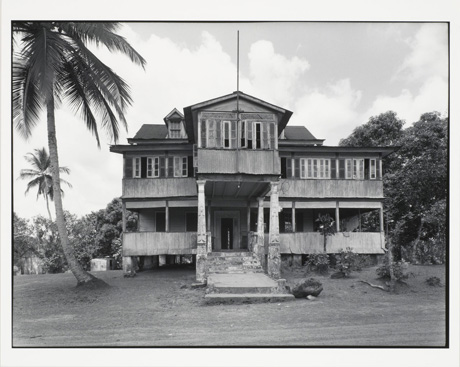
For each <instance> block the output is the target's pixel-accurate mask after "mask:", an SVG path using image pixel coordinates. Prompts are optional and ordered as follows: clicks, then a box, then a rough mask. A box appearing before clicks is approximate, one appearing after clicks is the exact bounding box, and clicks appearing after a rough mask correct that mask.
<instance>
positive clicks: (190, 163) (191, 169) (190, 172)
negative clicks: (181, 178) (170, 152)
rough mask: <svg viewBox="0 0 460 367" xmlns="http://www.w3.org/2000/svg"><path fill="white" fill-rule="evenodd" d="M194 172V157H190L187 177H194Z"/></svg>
mask: <svg viewBox="0 0 460 367" xmlns="http://www.w3.org/2000/svg"><path fill="white" fill-rule="evenodd" d="M194 173H195V172H194V170H193V156H191V155H189V156H188V159H187V177H193V176H194Z"/></svg>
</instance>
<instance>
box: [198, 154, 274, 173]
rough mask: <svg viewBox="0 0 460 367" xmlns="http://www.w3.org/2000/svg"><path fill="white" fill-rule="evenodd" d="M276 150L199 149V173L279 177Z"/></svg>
mask: <svg viewBox="0 0 460 367" xmlns="http://www.w3.org/2000/svg"><path fill="white" fill-rule="evenodd" d="M280 167H281V166H280V158H279V156H278V151H276V150H251V149H241V150H235V149H198V173H216V174H230V173H244V174H256V175H279V174H280V172H281V168H280Z"/></svg>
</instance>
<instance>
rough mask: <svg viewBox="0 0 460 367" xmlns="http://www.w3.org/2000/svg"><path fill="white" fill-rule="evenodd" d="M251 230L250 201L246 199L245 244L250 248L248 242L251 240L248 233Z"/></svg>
mask: <svg viewBox="0 0 460 367" xmlns="http://www.w3.org/2000/svg"><path fill="white" fill-rule="evenodd" d="M250 232H251V202H250V201H248V203H247V207H246V233H247V236H246V237H247V244H246V248H247V249H248V250H250V246H249V245H250V242H251V237H250V236H249V233H250Z"/></svg>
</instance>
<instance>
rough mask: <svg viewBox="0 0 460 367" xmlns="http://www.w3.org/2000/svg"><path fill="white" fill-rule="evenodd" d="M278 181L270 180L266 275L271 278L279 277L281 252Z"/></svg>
mask: <svg viewBox="0 0 460 367" xmlns="http://www.w3.org/2000/svg"><path fill="white" fill-rule="evenodd" d="M278 185H279V182H270V188H271V193H270V232H269V234H268V262H267V270H268V275H269V276H270V277H272V278H273V279H279V278H280V268H281V254H280V231H279V218H278V217H279V211H280V207H279V194H278Z"/></svg>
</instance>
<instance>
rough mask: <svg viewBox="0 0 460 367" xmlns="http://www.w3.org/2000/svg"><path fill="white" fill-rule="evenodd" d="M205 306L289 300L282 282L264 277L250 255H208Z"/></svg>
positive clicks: (281, 280)
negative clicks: (209, 304) (208, 304)
mask: <svg viewBox="0 0 460 367" xmlns="http://www.w3.org/2000/svg"><path fill="white" fill-rule="evenodd" d="M207 261H208V282H207V289H206V295H205V300H206V302H208V303H230V302H231V303H241V302H279V301H286V300H293V299H294V296H293V295H292V294H290V293H289V292H288V290H287V288H286V281H285V280H284V279H278V280H273V279H271V278H270V277H268V276H267V275H266V274H265V273H264V270H263V268H262V266H261V264H260V261H259V259H258V258H257V256H256V255H255V254H254V253H252V252H212V253H210V254H208V260H207Z"/></svg>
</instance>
